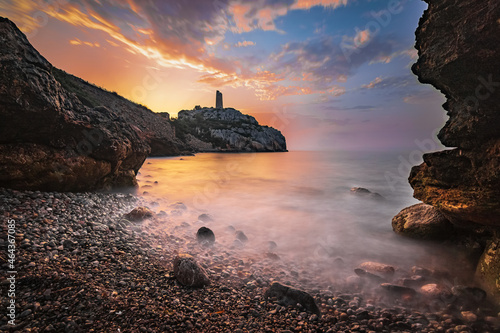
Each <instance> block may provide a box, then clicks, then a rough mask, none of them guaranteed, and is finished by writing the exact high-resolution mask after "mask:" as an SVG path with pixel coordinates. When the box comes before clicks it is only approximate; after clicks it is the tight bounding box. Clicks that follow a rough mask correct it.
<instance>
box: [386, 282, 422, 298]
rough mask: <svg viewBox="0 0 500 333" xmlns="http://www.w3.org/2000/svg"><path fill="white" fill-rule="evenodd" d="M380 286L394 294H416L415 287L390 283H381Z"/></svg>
mask: <svg viewBox="0 0 500 333" xmlns="http://www.w3.org/2000/svg"><path fill="white" fill-rule="evenodd" d="M380 287H381V288H382V289H384V290H386V291H388V292H390V293H391V294H393V295H396V296H413V295H415V294H416V291H415V289H412V288H408V287H403V286H398V285H394V284H390V283H382V284H381V285H380Z"/></svg>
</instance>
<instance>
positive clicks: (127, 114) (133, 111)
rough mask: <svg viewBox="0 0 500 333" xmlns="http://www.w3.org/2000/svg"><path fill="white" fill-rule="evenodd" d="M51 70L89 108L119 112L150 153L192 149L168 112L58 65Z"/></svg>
mask: <svg viewBox="0 0 500 333" xmlns="http://www.w3.org/2000/svg"><path fill="white" fill-rule="evenodd" d="M52 74H53V75H54V77H55V78H56V80H57V81H59V83H61V85H62V87H63V88H64V89H66V90H67V91H69V92H72V93H74V94H75V95H76V97H77V98H78V99H79V100H80V101H81V102H82V103H83V104H84V105H86V106H88V107H90V108H94V107H98V106H105V107H107V108H108V109H110V110H115V111H117V112H119V114H120V116H121V117H123V118H124V119H125V120H126V121H127V122H129V123H130V124H133V126H134V127H135V130H136V131H138V132H139V133H140V135H141V137H142V138H143V139H144V140H146V142H147V144H148V145H149V146H150V147H151V152H150V154H149V156H172V155H179V154H180V152H181V151H185V150H190V147H189V145H186V144H185V143H183V142H181V141H180V140H179V139H178V138H176V137H175V131H174V129H173V127H172V125H171V122H170V115H169V114H168V113H167V112H159V113H155V112H153V111H151V110H149V109H148V108H146V107H145V106H143V105H139V104H136V103H134V102H131V101H129V100H127V99H126V98H124V97H122V96H120V95H118V94H117V93H115V92H109V91H106V90H103V89H101V88H99V87H97V86H95V85H93V84H90V83H88V82H86V81H84V80H82V79H80V78H78V77H76V76H73V75H71V74H68V73H66V72H64V71H62V70H60V69H57V68H53V69H52Z"/></svg>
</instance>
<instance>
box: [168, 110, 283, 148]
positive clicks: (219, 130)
mask: <svg viewBox="0 0 500 333" xmlns="http://www.w3.org/2000/svg"><path fill="white" fill-rule="evenodd" d="M174 126H175V128H176V134H177V135H178V136H179V138H180V139H181V140H185V142H186V143H188V144H190V145H191V146H194V147H195V148H196V149H197V150H198V151H204V152H207V151H237V152H250V151H258V152H265V151H286V140H285V137H284V136H283V135H282V134H281V132H280V131H278V130H276V129H274V128H272V127H267V126H261V125H259V123H258V122H257V120H255V118H254V117H252V116H249V115H244V114H242V113H241V112H240V111H238V110H235V109H233V108H223V109H218V108H200V109H195V110H183V111H180V112H179V115H178V119H177V120H176V121H175V122H174Z"/></svg>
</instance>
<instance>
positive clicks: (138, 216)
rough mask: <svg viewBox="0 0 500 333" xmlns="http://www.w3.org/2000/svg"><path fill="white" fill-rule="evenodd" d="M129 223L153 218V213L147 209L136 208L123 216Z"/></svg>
mask: <svg viewBox="0 0 500 333" xmlns="http://www.w3.org/2000/svg"><path fill="white" fill-rule="evenodd" d="M123 217H124V218H125V219H127V220H129V221H131V222H140V221H144V220H145V219H148V218H151V217H153V212H152V211H151V210H150V209H149V208H147V207H142V206H141V207H136V208H134V209H132V210H131V211H130V213H127V214H125V215H124V216H123Z"/></svg>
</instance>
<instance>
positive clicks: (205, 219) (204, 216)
mask: <svg viewBox="0 0 500 333" xmlns="http://www.w3.org/2000/svg"><path fill="white" fill-rule="evenodd" d="M198 220H200V221H202V222H212V221H213V220H214V219H213V218H212V216H210V215H209V214H205V213H203V214H201V215H200V216H198Z"/></svg>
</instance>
